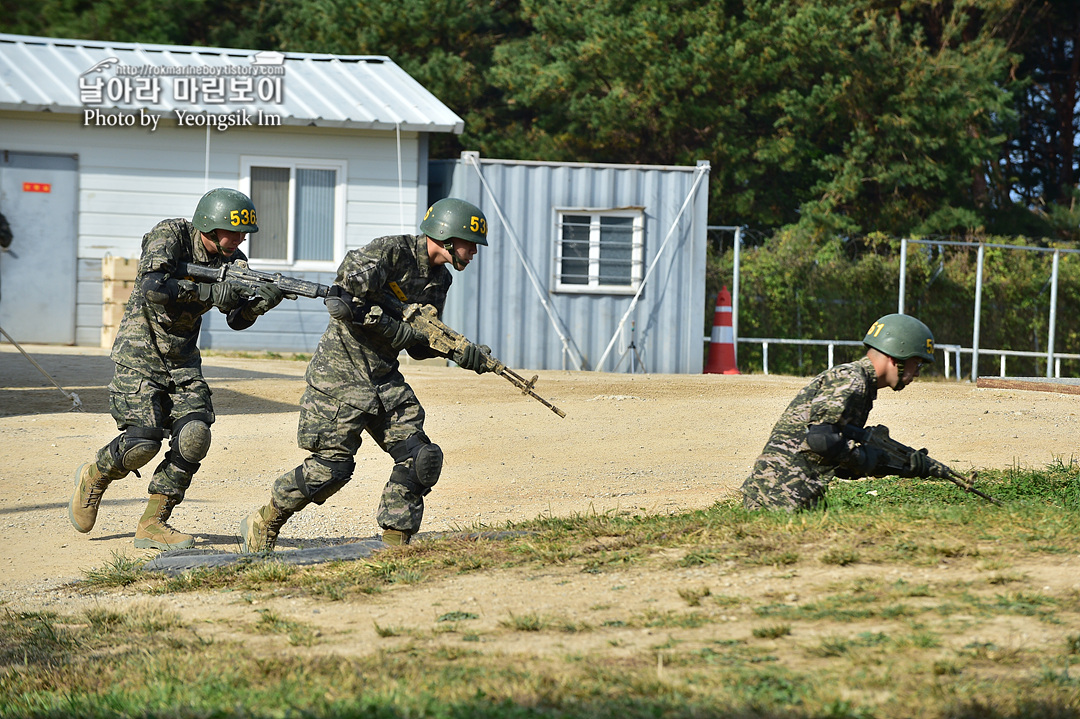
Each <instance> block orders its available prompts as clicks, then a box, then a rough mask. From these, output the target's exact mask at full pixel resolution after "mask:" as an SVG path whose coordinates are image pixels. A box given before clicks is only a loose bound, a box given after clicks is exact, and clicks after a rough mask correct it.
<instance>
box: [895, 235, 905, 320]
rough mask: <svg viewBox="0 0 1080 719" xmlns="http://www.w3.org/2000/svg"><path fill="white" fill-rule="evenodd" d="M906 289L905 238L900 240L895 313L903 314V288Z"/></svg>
mask: <svg viewBox="0 0 1080 719" xmlns="http://www.w3.org/2000/svg"><path fill="white" fill-rule="evenodd" d="M906 287H907V238H906V237H905V238H903V239H902V240H900V299H899V301H898V302H897V303H896V311H897V313H899V314H904V288H906Z"/></svg>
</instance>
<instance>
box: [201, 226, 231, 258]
mask: <svg viewBox="0 0 1080 719" xmlns="http://www.w3.org/2000/svg"><path fill="white" fill-rule="evenodd" d="M203 234H204V235H206V236H207V237H209V238H210V242H211V243H213V245H214V247H216V248H217V253H218V254H219V255H221V256H222V257H228V256H229V255H231V254H232V253H231V252H226V251H225V250H223V249H222V248H221V240H220V239H219V238H218V236H217V230H210V231H209V232H204V233H203Z"/></svg>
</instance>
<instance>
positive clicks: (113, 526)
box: [0, 342, 1080, 652]
mask: <svg viewBox="0 0 1080 719" xmlns="http://www.w3.org/2000/svg"><path fill="white" fill-rule="evenodd" d="M25 349H26V350H27V351H28V352H29V353H30V354H31V356H32V357H34V359H36V360H37V362H38V363H39V364H40V365H41V366H42V367H43V368H44V369H45V370H46V371H47V372H48V373H49V374H50V375H51V376H52V377H53V378H54V379H55V380H56V382H57V383H59V384H60V385H62V386H63V387H64V388H65V389H67V390H68V391H73V392H76V393H77V394H78V395H79V397H80V398H81V400H82V403H83V411H80V412H75V411H70V408H71V404H72V403H71V401H70V400H68V399H67V398H65V397H64V395H63V394H62V393H61V392H60V391H59V390H58V389H56V388H55V387H54V386H53V385H52V383H50V382H49V380H48V379H46V378H45V377H44V376H43V375H42V374H41V373H40V372H39V371H38V370H37V369H36V368H35V367H34V366H33V365H32V364H31V363H30V362H29V361H28V360H27V359H26V358H25V357H23V356H22V355H21V354H20V353H19V352H18V351H17V350H16V349H15V348H14V347H13V346H12V345H11V344H9V343H7V342H4V343H2V344H0V572H2V579H0V601H3V602H4V603H5V604H6V605H7V606H9V607H25V608H48V609H50V610H52V611H60V612H65V611H78V610H79V609H80V608H83V607H85V606H86V605H87V604H88V603H91V604H92V603H108V604H110V605H119V604H123V603H125V602H136V601H147V600H146V598H145V596H143V595H139V594H138V593H137V592H134V591H125V592H111V593H98V594H95V593H88V592H86V591H84V590H80V589H78V588H77V587H74V586H73V585H72V582H73V581H74V580H77V579H80V578H81V577H82V573H83V571H84V570H87V569H90V568H94V567H101V566H103V565H104V564H106V563H107V562H108V561H109V560H110V559H111V558H112V557H113V555H114V554H116V553H119V554H126V555H135V554H136V553H137V552H138V550H135V549H134V548H133V546H132V538H133V535H134V529H135V524H136V522H137V521H138V518H139V516H140V514H141V513H142V509H143V506H144V503H145V492H146V484H147V479H146V478H145V477H144V478H143V479H138V478H135V477H134V476H131V477H129V478H127V479H125V480H123V481H120V482H116V483H114V484H113V485H112V487H110V489H109V491H108V493H107V494H106V496H105V499H104V502H103V504H102V510H101V514H100V516H99V520H98V525H97V526H96V527H95V528H94V530H93V531H92V532H91V533H90V534H88V535H81V534H79V533H77V532H76V531H75V530H74V529H73V528H72V527H71V525H70V523H69V521H68V517H67V506H68V499H69V497H70V493H71V488H72V474H73V471H74V470H75V468H76V467H77V466H78V465H79V464H80V463H82V462H85V461H88V460H90V459H91V458H92V457H93V456H94V453H95V452H96V451H97V449H98V448H99V447H101V446H102V445H104V444H106V443H107V442H108V441H109V440H111V439H112V437H113V436H115V434H116V428H115V424H114V423H113V420H112V418H111V417H110V416H109V412H108V397H107V391H106V385H107V384H108V382H109V380H110V378H111V376H112V371H113V365H112V363H111V362H110V360H109V358H108V355H107V351H106V350H95V349H87V348H61V347H42V346H29V347H26V348H25ZM204 369H205V374H206V377H207V379H208V381H209V383H210V385H211V387H212V388H213V390H214V402H215V409H216V411H217V416H218V420H217V423H216V424H215V425H214V434H213V446H212V448H211V450H210V454H209V456H208V457H207V458H206V460H205V461H204V463H203V468H202V470H201V471H200V472H199V473H198V474H197V475H196V477H195V481H194V483H193V484H192V487H191V489H190V490H189V492H188V496H187V500H186V501H185V502H184V503H183V504H182V505H181V506H180V507H179V508H178V509H177V510H176V512H175V513H174V515H173V521H172V523H173V525H174V526H176V527H177V528H178V529H181V530H184V531H187V532H190V533H193V534H194V535H195V536H196V541H197V544H196V546H197V547H203V548H217V549H224V550H228V551H235V550H236V547H237V538H236V533H237V531H238V525H239V522H240V520H241V519H242V518H243V517H244V516H245V515H246V514H247V513H249V512H251V511H252V510H254V509H256V508H257V507H259V506H260V505H261V504H263V503H265V501H266V500H267V498H268V492H269V487H270V485H271V483H272V481H273V480H274V478H276V477H277V476H278V475H279V474H281V473H282V472H283V471H285V470H287V469H291V468H292V467H294V466H296V464H297V463H298V462H300V461H301V460H302V459H303V457H304V454H303V453H302V452H301V451H300V450H299V449H297V447H296V439H295V432H296V422H297V416H298V412H297V407H296V405H297V401H298V400H299V397H300V395H301V393H302V391H303V387H304V382H303V373H304V369H305V364H304V363H303V362H296V361H290V360H262V359H260V360H255V359H240V358H229V357H208V358H205V359H204ZM404 371H405V374H406V377H407V379H408V381H409V382H410V383H411V384H412V386H413V388H414V389H415V390H416V393H417V395H418V396H419V397H420V400H421V402H422V403H423V404H424V406H425V408H426V410H427V416H428V419H427V431H428V434H429V435H430V436H431V437H432V439H433V440H434V441H435V442H437V443H438V444H440V445H441V446H442V448H443V450H444V451H445V453H446V463H445V468H444V471H443V474H442V478H441V480H440V482H439V484H438V486H437V488H436V489H435V491H434V492H433V493H432V494H431V495H430V496H429V498H428V503H427V514H426V517H425V526H424V530H425V531H445V530H452V529H458V528H464V527H472V526H474V525H476V524H483V525H487V526H499V525H501V524H502V523H504V522H506V521H507V520H524V519H531V518H534V517H536V516H538V515H542V514H550V515H559V516H569V515H573V514H575V513H586V512H609V511H612V512H622V511H632V512H637V511H640V510H645V511H647V512H651V513H667V512H677V511H682V510H688V509H696V508H703V507H707V506H709V505H711V504H712V503H713V502H715V501H716V500H718V499H722V498H726V497H730V496H732V495H733V494H734V493H735V492H736V491H737V488H738V486H739V484H740V483H741V481H742V479H743V478H744V477H745V475H746V473H747V471H748V469H749V467H750V465H751V464H752V462H753V460H754V458H755V457H756V456H757V454H758V452H759V451H760V450H761V447H762V445H763V444H764V442H765V440H766V438H767V436H768V433H769V430H770V428H771V426H772V424H773V422H774V421H775V420H776V418H777V417H778V416H779V414H780V412H781V411H782V410H783V408H784V407H785V406H786V405H787V403H788V402H789V401H790V399H791V398H792V397H793V396H794V394H795V393H796V392H797V391H798V389H799V388H800V387H801V386H802V385H803V384H805V382H806V379H805V378H793V377H778V376H761V375H739V376H716V375H703V376H671V375H663V376H660V375H651V376H645V375H641V374H638V375H622V374H620V375H612V374H597V373H585V372H559V371H546V372H541V373H540V381H539V383H538V385H537V391H538V392H539V393H540V394H541V395H542V396H544V397H546V398H548V399H549V400H550V401H551V402H553V403H554V404H556V405H558V406H559V407H560V408H562V409H563V410H565V412H566V413H567V416H566V418H565V419H560V418H559V417H557V416H556V415H555V414H553V413H552V412H550V411H549V410H548V409H546V408H545V407H543V406H542V405H540V404H539V403H536V402H534V401H532V400H530V399H528V398H526V397H523V396H522V395H521V394H519V393H517V392H516V390H515V389H514V388H513V387H512V386H511V385H510V383H508V382H506V381H505V380H503V379H502V378H499V377H496V376H491V375H485V376H477V375H475V374H472V373H468V372H465V371H463V370H460V369H458V368H456V367H439V366H431V365H427V364H425V365H413V366H407V367H405V368H404ZM523 374H525V373H524V372H523ZM527 376H528V375H527ZM1076 412H1077V399H1076V398H1075V397H1073V396H1070V395H1065V394H1051V393H1042V392H1029V391H1021V390H997V389H978V388H976V387H975V386H974V385H972V384H970V383H967V382H956V381H924V382H917V383H915V384H914V385H912V386H910V387H909V388H907V389H905V390H904V391H903V392H902V393H893V392H891V391H889V390H884V392H883V393H882V394H881V395H880V396H879V400H878V403H877V406H876V408H875V410H874V412H873V413H872V414H871V418H870V421H871V423H873V424H877V423H884V424H887V425H889V426H890V428H891V429H892V433H893V436H894V437H895V438H896V439H899V440H900V441H903V442H905V443H907V444H911V445H915V446H919V447H923V446H925V447H927V448H929V449H930V453H931V455H932V456H934V457H936V458H938V459H941V460H943V461H945V462H948V463H950V464H952V465H953V466H954V467H956V468H957V469H960V470H967V469H970V468H973V467H975V468H982V467H1008V466H1013V465H1019V466H1023V467H1044V466H1046V465H1047V464H1049V463H1051V462H1053V461H1054V460H1055V459H1058V458H1060V459H1063V460H1065V461H1069V460H1070V459H1071V458H1072V457H1073V455H1074V452H1075V450H1076V443H1075V442H1076V435H1077V417H1076ZM156 462H157V460H155V461H154V462H153V463H151V464H150V465H148V467H147V469H151V468H152V467H153V466H155V464H156ZM390 468H391V461H390V459H389V458H388V457H387V456H386V455H384V454H382V452H380V451H379V449H378V448H377V447H376V446H375V445H374V443H368V444H365V446H364V447H363V448H361V451H360V453H359V455H358V456H357V469H356V472H355V475H354V479H353V481H352V482H351V483H350V484H349V485H348V486H347V487H346V488H345V489H343V490H342V491H341V492H339V493H338V494H337V495H335V496H334V497H333V498H332V499H331V500H330V501H328V502H327V503H326V504H325V505H324V506H322V507H321V508H320V507H312V508H309V509H308V510H306V511H305V512H303V513H301V514H299V515H297V516H296V517H294V518H293V520H292V521H290V522H289V524H287V525H286V527H285V529H284V530H283V532H282V539H281V541H280V542H279V548H283V549H286V550H287V549H289V548H292V547H297V546H310V545H312V544H316V543H325V542H333V541H343V540H344V539H348V538H357V537H370V536H373V535H375V534H376V532H377V531H378V528H377V526H376V524H375V521H374V514H375V507H376V503H377V501H378V495H379V491H380V489H381V487H382V485H383V483H384V482H385V481H386V479H387V477H388V475H389V472H390ZM1072 560H1075V561H1073V564H1075V563H1076V561H1080V559H1078V558H1072ZM1064 561H1066V562H1069V561H1070V560H1069V559H1068V558H1066V559H1065V560H1064ZM1059 569H1060V568H1057V567H1041V568H1040V567H1031V568H1027V570H1026V571H1027V572H1028V573H1029V575H1030V576H1032V581H1034V582H1036V583H1038V582H1041V581H1046V582H1048V583H1051V582H1053V581H1057V580H1054V579H1053V577H1055V576H1057V573H1058V570H1059ZM1070 570H1073V571H1070V572H1068V573H1067V576H1071V577H1073V579H1072V580H1069V581H1072V582H1075V581H1076V580H1075V577H1077V572H1076V571H1074V570H1075V567H1073V566H1070ZM836 571H842V570H840V569H836V568H831V569H830V568H822V569H821V571H820V572H816V573H815V572H808V573H806V576H805V577H804V579H805V580H806V581H807V582H812V581H817V580H823V581H824V579H825V578H826V577H825V576H824V575H825V574H828V573H829V572H836ZM709 572H712V574H710V573H709ZM816 574H822V576H821V577H818V576H816ZM811 575H815V576H811ZM1043 575H1045V577H1044V576H1043ZM652 579H656V578H655V577H652ZM652 579H650V575H649V572H648V571H646V570H637V569H634V568H628V569H627V570H626V571H625V572H605V573H603V574H599V575H592V574H584V573H581V572H580V571H577V570H567V571H566V572H564V571H561V570H558V569H552V570H551V571H549V572H545V573H541V574H530V573H529V572H527V571H525V570H506V571H498V572H491V573H487V572H485V573H482V574H475V575H472V574H470V575H463V576H460V577H455V578H452V579H448V580H442V581H440V582H436V583H434V584H431V583H424V584H421V585H417V586H401V587H398V586H397V585H395V587H394V588H393V590H392V591H388V592H384V593H383V594H380V595H375V596H374V597H371V598H366V599H364V600H363V601H361V602H357V601H352V600H350V601H346V602H330V601H321V602H320V601H317V600H314V599H307V598H301V599H289V598H284V599H275V600H272V601H275V602H278V603H279V608H281V610H282V611H284V612H285V613H286V614H289V613H295V614H296V615H297V616H300V617H303V618H304V620H305V621H308V622H314V623H316V624H317V625H319V626H335V627H338V628H339V629H340V628H342V627H345V628H350V627H351V628H352V629H347V630H348V631H354V632H355V633H354V634H353V635H352V636H351V638H350V639H349V640H348V641H342V642H340V643H335V640H333V639H332V637H331V636H330V635H329V634H328V635H327V639H326V643H325V646H326V647H327V648H328V649H329V650H332V651H346V652H353V651H365V649H364V647H369V646H371V644H370V643H365V642H363V641H360V642H358V641H357V639H358V638H360V639H370V640H371V642H378V641H379V640H378V639H377V638H376V636H375V634H374V633H373V631H372V626H373V622H378V623H379V624H380V625H382V626H386V625H387V623H391V624H395V623H397V624H404V625H408V624H409V623H410V622H412V621H417V622H422V623H427V626H428V628H429V629H430V622H432V621H433V617H435V616H438V615H440V614H442V613H444V612H449V611H456V610H462V611H472V610H473V608H475V607H482V608H483V609H482V611H481V612H480V613H481V614H482V616H483V617H484V620H483V621H487V622H488V623H489V624H490V625H491V626H493V627H494V626H497V621H498V620H499V619H500V618H505V617H506V616H507V614H509V613H514V614H518V615H520V614H522V613H524V612H539V613H543V612H555V611H558V612H559V614H560V616H563V617H565V618H566V619H567V620H571V619H573V617H576V616H585V615H588V614H590V612H591V616H592V619H591V621H595V622H599V621H602V620H603V616H602V615H604V614H605V612H608V613H611V612H621V613H623V614H625V613H626V612H632V611H636V610H640V609H642V608H652V609H654V610H663V609H664V608H665V607H668V608H672V607H678V606H681V607H682V608H683V609H685V607H686V604H685V602H681V601H680V600H679V598H678V597H677V596H675V592H674V590H672V589H671V587H670V579H671V578H670V577H668V579H667V580H665V581H661V582H657V581H652ZM678 581H685V582H691V583H697V584H701V585H702V586H711V587H712V591H713V593H714V594H716V593H725V592H727V593H736V592H738V591H740V588H739V582H756V583H757V589H756V591H760V592H764V593H765V594H766V596H768V592H769V591H771V590H770V584H769V579H768V576H767V575H762V576H759V577H757V578H753V577H749V578H744V579H739V580H735V579H733V578H731V577H725V575H724V573H723V572H722V571H720V570H716V569H708V568H706V569H687V570H685V571H683V572H681V574H680V577H679V578H678ZM1061 581H1065V578H1064V577H1063V578H1061ZM665 586H666V587H667V588H666V589H665V588H664V587H665ZM646 588H647V590H646ZM1063 588H1064V585H1063ZM777 591H781V590H777ZM782 591H783V592H785V595H788V594H790V596H796V595H797V594H798V593H799V589H798V588H797V587H796V588H794V589H792V585H791V583H790V582H788V583H786V584H785V585H784V589H783V590H782ZM153 601H163V602H166V603H167V604H169V606H170V607H172V608H174V609H176V611H179V612H180V613H181V614H183V615H184V616H185V617H187V618H189V619H191V620H192V621H200V620H203V619H205V620H206V621H210V620H209V619H207V618H208V617H213V618H214V619H213V621H214V626H215V627H217V628H216V629H215V631H217V632H220V633H224V634H228V633H229V632H231V631H235V630H236V627H237V626H241V627H242V626H245V623H249V622H252V621H254V620H253V619H252V616H253V608H252V604H251V602H250V601H239V599H238V598H237V597H236V596H233V595H229V594H228V593H225V594H222V593H216V594H214V593H207V594H182V595H169V596H166V597H164V598H161V599H155V600H153ZM257 603H258V602H256V604H257ZM416 607H424V608H425V609H424V611H423V612H417V610H416ZM598 607H599V608H600V609H598ZM635 608H636V609H635ZM733 619H734V617H733ZM231 620H235V622H239V623H240V624H239V625H237V624H235V622H233V623H230V622H231ZM590 637H591V638H590ZM507 641H513V640H510V639H508V640H507ZM579 641H580V642H582V643H583V644H582V645H581V646H579V647H578V648H580V649H582V650H587V649H588V646H587V644H588V643H589V642H601V643H602V642H603V639H602V638H601V637H599V636H596V635H589V636H585V635H583V636H582V637H581V638H580V640H579Z"/></svg>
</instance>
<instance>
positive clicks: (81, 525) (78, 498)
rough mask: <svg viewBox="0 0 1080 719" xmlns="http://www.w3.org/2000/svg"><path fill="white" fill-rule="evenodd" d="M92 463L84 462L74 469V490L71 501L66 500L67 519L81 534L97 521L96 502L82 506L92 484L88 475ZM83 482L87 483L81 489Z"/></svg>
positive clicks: (99, 500)
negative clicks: (92, 504)
mask: <svg viewBox="0 0 1080 719" xmlns="http://www.w3.org/2000/svg"><path fill="white" fill-rule="evenodd" d="M93 465H94V463H93V462H84V463H82V464H80V465H79V467H78V469H76V470H75V491H74V492H72V494H71V501H70V502H68V519H70V520H71V526H72V527H75V531H77V532H82V533H83V534H86V533H87V532H89V531H90V530H91V529H93V528H94V525H95V524H96V523H97V514H98V504H97V503H95V504H94V506H93V507H85V506H84V504H85V502H86V497H87V495H88V494H89V491H90V485H91V484H93V479H92V478H91V476H90V475H91V474H92V473H93V471H94V469H95V467H94V466H93ZM84 474H85V475H86V476H85V477H84V476H83V475H84ZM84 483H85V484H86V485H87V487H86V489H85V490H84V489H83V484H84ZM102 492H104V490H102ZM100 502H101V497H100V496H99V497H98V503H100Z"/></svg>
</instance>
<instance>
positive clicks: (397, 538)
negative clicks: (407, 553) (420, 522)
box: [382, 529, 412, 547]
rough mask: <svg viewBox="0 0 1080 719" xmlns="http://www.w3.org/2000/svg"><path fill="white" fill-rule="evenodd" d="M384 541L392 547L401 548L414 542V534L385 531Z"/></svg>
mask: <svg viewBox="0 0 1080 719" xmlns="http://www.w3.org/2000/svg"><path fill="white" fill-rule="evenodd" d="M382 540H383V541H384V542H386V543H387V544H390V545H392V546H395V547H400V546H401V545H403V544H408V543H409V542H411V541H412V532H403V531H401V530H400V529H383V531H382Z"/></svg>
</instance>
